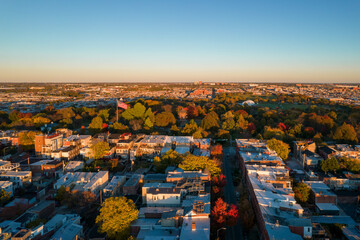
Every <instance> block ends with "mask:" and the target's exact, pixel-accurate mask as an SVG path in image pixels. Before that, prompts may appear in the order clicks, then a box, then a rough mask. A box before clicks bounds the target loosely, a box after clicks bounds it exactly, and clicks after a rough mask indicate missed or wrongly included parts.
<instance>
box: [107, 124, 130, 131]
mask: <svg viewBox="0 0 360 240" xmlns="http://www.w3.org/2000/svg"><path fill="white" fill-rule="evenodd" d="M110 129H111V132H115V133H123V132H128V131H129V127H128V126H126V125H124V124H122V123H118V122H114V123H113V124H111V125H110Z"/></svg>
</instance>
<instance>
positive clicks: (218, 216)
mask: <svg viewBox="0 0 360 240" xmlns="http://www.w3.org/2000/svg"><path fill="white" fill-rule="evenodd" d="M226 211H227V204H226V202H224V200H223V199H222V198H218V199H217V200H216V202H215V205H214V207H213V209H212V210H211V215H212V216H213V219H214V222H215V223H216V225H217V228H220V227H223V226H225V223H226V215H227V212H226Z"/></svg>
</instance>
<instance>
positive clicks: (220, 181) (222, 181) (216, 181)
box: [212, 174, 226, 188]
mask: <svg viewBox="0 0 360 240" xmlns="http://www.w3.org/2000/svg"><path fill="white" fill-rule="evenodd" d="M212 184H213V185H214V186H218V187H221V188H223V187H225V185H226V177H225V175H223V174H220V175H219V176H218V177H217V176H214V177H213V178H212Z"/></svg>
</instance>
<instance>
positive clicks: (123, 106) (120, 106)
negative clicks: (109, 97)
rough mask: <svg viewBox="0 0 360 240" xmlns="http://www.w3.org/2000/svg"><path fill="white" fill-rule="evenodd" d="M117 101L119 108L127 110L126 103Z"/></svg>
mask: <svg viewBox="0 0 360 240" xmlns="http://www.w3.org/2000/svg"><path fill="white" fill-rule="evenodd" d="M116 101H117V106H118V107H119V108H123V109H127V107H128V106H127V104H126V103H124V102H121V101H119V100H116Z"/></svg>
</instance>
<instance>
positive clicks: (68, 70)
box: [0, 0, 360, 83]
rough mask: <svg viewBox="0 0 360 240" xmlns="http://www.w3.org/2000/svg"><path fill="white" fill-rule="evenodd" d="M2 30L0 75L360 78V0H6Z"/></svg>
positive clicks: (0, 15) (17, 78) (25, 78)
mask: <svg viewBox="0 0 360 240" xmlns="http://www.w3.org/2000/svg"><path fill="white" fill-rule="evenodd" d="M0 33H1V35H0V82H30V81H35V82H46V81H48V82H54V81H57V82H59V81H60V82H101V81H111V82H116V81H122V82H131V81H136V82H141V81H144V82H145V81H152V82H153V81H166V82H170V81H199V80H202V81H236V82H237V81H239V82H243V81H245V82H250V81H255V82H266V81H269V82H312V83H314V82H347V83H350V82H352V83H360V1H358V0H352V1H351V0H349V1H348V0H344V1H339V0H316V1H314V0H291V1H289V0H271V1H269V0H262V1H260V0H254V1H239V0H234V1H232V0H231V1H230V0H229V1H220V0H217V1H214V0H181V1H180V0H153V1H148V0H143V1H138V0H132V1H110V0H106V1H100V0H97V1H93V0H77V1H54V0H37V1H25V0H22V1H20V0H19V1H14V0H12V1H10V0H3V1H0Z"/></svg>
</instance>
